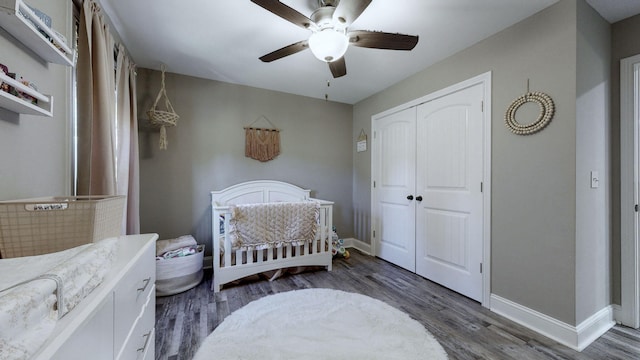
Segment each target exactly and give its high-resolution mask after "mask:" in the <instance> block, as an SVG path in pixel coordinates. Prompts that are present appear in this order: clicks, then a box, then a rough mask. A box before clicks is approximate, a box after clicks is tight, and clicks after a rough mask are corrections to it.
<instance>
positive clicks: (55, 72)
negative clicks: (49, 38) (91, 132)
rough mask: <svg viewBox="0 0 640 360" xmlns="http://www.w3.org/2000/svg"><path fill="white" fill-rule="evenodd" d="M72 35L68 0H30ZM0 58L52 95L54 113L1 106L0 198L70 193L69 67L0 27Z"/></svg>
mask: <svg viewBox="0 0 640 360" xmlns="http://www.w3.org/2000/svg"><path fill="white" fill-rule="evenodd" d="M29 4H31V5H33V6H35V7H37V8H39V9H41V10H42V11H44V12H45V13H47V14H48V15H49V16H51V18H52V25H53V26H52V27H53V28H54V29H56V30H57V31H58V32H60V33H62V34H64V35H65V36H66V37H67V39H71V24H72V21H71V19H72V12H71V9H72V8H71V2H70V1H65V0H55V1H46V0H32V1H29ZM0 49H1V50H0V62H1V63H2V64H4V65H6V66H7V67H8V68H9V71H11V72H16V73H19V74H22V76H23V77H25V78H27V79H29V80H30V81H33V82H34V83H35V84H36V85H37V86H38V89H39V91H40V92H41V93H44V94H48V95H52V96H53V97H54V102H53V105H54V106H53V118H48V117H41V116H33V115H17V114H15V113H12V112H9V111H7V110H4V109H0V154H1V155H0V200H11V199H19V198H28V197H36V196H51V195H69V194H70V183H71V180H70V179H71V177H70V166H71V155H70V144H71V141H70V135H69V134H70V130H69V129H70V123H71V122H70V118H71V117H70V114H71V112H70V110H69V109H70V101H71V100H70V99H71V96H70V94H71V87H70V84H71V81H70V74H71V68H70V67H66V66H63V65H57V64H49V63H46V62H45V61H44V60H42V59H40V57H38V55H36V54H34V53H33V52H31V50H29V49H27V48H26V47H25V46H24V45H22V44H21V43H20V42H18V41H17V40H16V39H15V38H13V37H12V36H11V35H9V34H8V33H7V32H6V31H5V30H4V29H2V28H0Z"/></svg>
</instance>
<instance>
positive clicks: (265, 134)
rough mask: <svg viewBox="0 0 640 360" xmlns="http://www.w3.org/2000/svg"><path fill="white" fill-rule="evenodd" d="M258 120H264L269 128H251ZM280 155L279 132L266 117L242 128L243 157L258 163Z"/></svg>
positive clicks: (261, 117)
mask: <svg viewBox="0 0 640 360" xmlns="http://www.w3.org/2000/svg"><path fill="white" fill-rule="evenodd" d="M260 120H266V122H267V123H269V125H270V126H271V128H258V127H253V125H254V124H256V123H257V122H258V121H260ZM279 154H280V130H279V129H277V128H276V126H275V125H273V123H272V122H271V121H269V119H267V117H266V116H264V115H262V116H260V117H259V118H258V119H256V121H254V122H252V123H251V124H250V125H249V126H247V127H245V128H244V156H246V157H248V158H252V159H255V160H258V161H262V162H265V161H269V160H273V159H274V158H275V157H276V156H278V155H279Z"/></svg>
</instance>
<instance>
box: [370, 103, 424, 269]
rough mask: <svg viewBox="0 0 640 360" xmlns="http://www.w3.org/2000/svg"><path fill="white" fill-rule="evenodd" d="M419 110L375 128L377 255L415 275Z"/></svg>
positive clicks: (387, 119)
mask: <svg viewBox="0 0 640 360" xmlns="http://www.w3.org/2000/svg"><path fill="white" fill-rule="evenodd" d="M415 123H416V112H415V108H410V109H406V110H403V111H401V112H398V113H394V114H391V115H389V116H387V117H384V118H381V119H378V120H377V121H376V123H375V125H374V127H375V129H376V130H375V139H376V141H375V142H374V147H373V151H374V159H375V161H376V163H375V164H374V172H375V173H374V179H375V180H374V181H375V191H376V197H377V202H376V203H375V204H374V207H375V209H374V210H375V215H374V216H375V217H377V221H376V222H375V223H376V224H377V225H374V231H375V232H376V235H375V239H376V241H377V243H376V255H377V256H379V257H381V258H382V259H385V260H387V261H389V262H392V263H394V264H396V265H398V266H401V267H403V268H405V269H407V270H411V271H415V201H414V200H411V199H409V198H408V197H413V196H415Z"/></svg>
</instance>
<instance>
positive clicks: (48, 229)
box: [0, 196, 126, 259]
mask: <svg viewBox="0 0 640 360" xmlns="http://www.w3.org/2000/svg"><path fill="white" fill-rule="evenodd" d="M125 199H126V196H69V197H42V198H32V199H23V200H12V201H0V257H2V258H5V259H6V258H14V257H21V256H31V255H41V254H47V253H51V252H56V251H62V250H66V249H70V248H72V247H75V246H79V245H83V244H88V243H91V242H95V241H98V240H102V239H105V238H108V237H113V236H119V235H120V234H121V232H122V220H123V211H124V204H125Z"/></svg>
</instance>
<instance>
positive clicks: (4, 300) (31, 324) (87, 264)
mask: <svg viewBox="0 0 640 360" xmlns="http://www.w3.org/2000/svg"><path fill="white" fill-rule="evenodd" d="M116 251H117V239H116V238H112V239H107V240H102V241H99V242H97V243H94V244H87V245H82V246H78V247H76V248H72V249H68V250H64V251H60V252H56V253H52V254H46V255H37V256H28V257H21V258H12V259H2V260H0V273H1V274H3V276H2V278H1V279H0V358H2V359H24V358H28V357H29V356H30V355H31V354H33V353H35V352H36V351H37V350H38V348H39V347H40V346H41V345H42V344H44V343H45V342H46V340H47V338H48V337H49V336H50V335H51V334H52V331H53V329H54V328H55V325H56V322H57V320H58V319H60V318H61V317H63V316H64V315H65V314H67V313H68V312H69V311H71V310H72V309H73V308H74V307H75V306H76V305H77V304H79V303H80V302H81V301H82V299H84V298H85V297H86V296H87V295H88V294H89V293H91V291H92V290H93V289H95V288H96V287H97V286H98V285H100V284H101V283H102V281H103V280H104V277H105V275H106V274H107V273H108V272H109V270H110V269H111V266H112V264H113V262H114V260H115V257H116Z"/></svg>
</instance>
